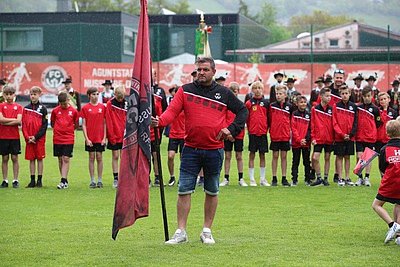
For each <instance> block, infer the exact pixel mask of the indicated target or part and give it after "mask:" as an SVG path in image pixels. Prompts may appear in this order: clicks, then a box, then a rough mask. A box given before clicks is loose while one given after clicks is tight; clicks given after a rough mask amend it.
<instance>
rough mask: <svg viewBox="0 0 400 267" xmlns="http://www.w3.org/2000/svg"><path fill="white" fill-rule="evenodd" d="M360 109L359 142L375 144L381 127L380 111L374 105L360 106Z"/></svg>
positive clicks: (357, 136)
mask: <svg viewBox="0 0 400 267" xmlns="http://www.w3.org/2000/svg"><path fill="white" fill-rule="evenodd" d="M357 108H358V125H359V126H358V127H357V134H356V141H357V142H366V143H375V142H376V137H377V128H378V127H379V126H380V125H381V121H380V120H381V118H380V113H379V109H378V107H377V106H375V105H374V104H372V103H371V104H360V105H358V106H357Z"/></svg>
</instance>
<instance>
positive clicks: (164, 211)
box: [151, 76, 169, 241]
mask: <svg viewBox="0 0 400 267" xmlns="http://www.w3.org/2000/svg"><path fill="white" fill-rule="evenodd" d="M151 84H152V86H151V87H152V88H153V90H152V95H151V97H152V98H151V103H152V105H151V113H152V115H153V117H156V116H157V113H156V107H155V101H154V84H153V76H151ZM159 133H160V131H159V128H158V127H154V142H155V149H156V151H155V152H156V159H157V168H158V178H159V179H160V198H161V210H162V217H163V223H164V238H165V241H168V240H169V233H168V218H167V208H166V205H165V194H164V179H163V174H162V166H161V154H160V137H159V136H158V134H159Z"/></svg>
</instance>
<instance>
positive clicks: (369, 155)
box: [353, 147, 379, 175]
mask: <svg viewBox="0 0 400 267" xmlns="http://www.w3.org/2000/svg"><path fill="white" fill-rule="evenodd" d="M377 156H379V154H378V153H377V152H375V151H373V150H372V149H370V148H368V147H366V148H365V150H364V152H363V153H362V155H361V157H360V159H359V160H358V162H357V165H356V167H355V168H354V170H353V173H354V174H356V175H360V174H361V172H362V171H363V170H364V168H365V167H367V165H368V164H370V163H371V161H372V160H373V159H374V158H375V157H377Z"/></svg>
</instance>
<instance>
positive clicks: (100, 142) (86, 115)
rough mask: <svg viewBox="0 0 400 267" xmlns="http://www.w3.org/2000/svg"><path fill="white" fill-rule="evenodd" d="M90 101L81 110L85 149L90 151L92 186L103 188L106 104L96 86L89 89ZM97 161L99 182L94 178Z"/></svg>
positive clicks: (90, 185)
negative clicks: (100, 99)
mask: <svg viewBox="0 0 400 267" xmlns="http://www.w3.org/2000/svg"><path fill="white" fill-rule="evenodd" d="M87 96H88V97H89V103H87V104H86V105H84V106H83V108H82V110H81V116H82V130H83V136H84V137H85V151H87V152H89V175H90V184H89V187H90V188H96V187H98V188H103V179H102V177H103V152H104V146H105V143H106V122H105V108H106V107H105V106H104V105H103V103H99V91H98V90H97V88H96V87H90V88H89V89H88V90H87ZM95 161H97V184H96V182H95V179H94V162H95Z"/></svg>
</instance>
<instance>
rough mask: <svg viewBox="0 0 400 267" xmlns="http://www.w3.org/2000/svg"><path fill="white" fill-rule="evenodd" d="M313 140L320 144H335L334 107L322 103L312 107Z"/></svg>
mask: <svg viewBox="0 0 400 267" xmlns="http://www.w3.org/2000/svg"><path fill="white" fill-rule="evenodd" d="M311 140H312V141H314V140H315V141H316V143H317V144H318V145H331V144H333V141H334V137H333V116H332V107H331V106H329V105H326V106H325V107H323V106H322V105H321V104H318V105H316V106H315V107H313V108H312V109H311Z"/></svg>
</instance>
